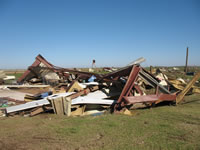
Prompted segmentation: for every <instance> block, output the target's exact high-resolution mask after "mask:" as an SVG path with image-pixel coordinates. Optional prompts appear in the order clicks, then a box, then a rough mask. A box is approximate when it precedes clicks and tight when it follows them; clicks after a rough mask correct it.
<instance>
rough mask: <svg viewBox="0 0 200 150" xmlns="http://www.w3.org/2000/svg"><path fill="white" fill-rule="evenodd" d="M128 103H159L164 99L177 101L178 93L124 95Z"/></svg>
mask: <svg viewBox="0 0 200 150" xmlns="http://www.w3.org/2000/svg"><path fill="white" fill-rule="evenodd" d="M123 98H124V99H125V101H126V103H127V104H128V105H130V104H135V103H149V102H150V103H156V102H157V103H158V102H162V101H175V100H176V95H172V94H163V93H161V94H159V95H142V96H124V97H123Z"/></svg>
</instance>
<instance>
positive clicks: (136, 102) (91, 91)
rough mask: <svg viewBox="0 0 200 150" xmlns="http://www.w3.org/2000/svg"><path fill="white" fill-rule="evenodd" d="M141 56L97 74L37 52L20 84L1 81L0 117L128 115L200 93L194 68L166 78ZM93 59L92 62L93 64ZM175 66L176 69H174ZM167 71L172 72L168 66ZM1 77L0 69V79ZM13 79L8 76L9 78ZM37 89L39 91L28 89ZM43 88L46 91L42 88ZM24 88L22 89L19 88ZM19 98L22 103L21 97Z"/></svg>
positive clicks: (19, 81) (163, 71)
mask: <svg viewBox="0 0 200 150" xmlns="http://www.w3.org/2000/svg"><path fill="white" fill-rule="evenodd" d="M144 61H145V59H144V58H139V59H137V60H136V61H133V62H132V63H130V64H128V65H127V66H125V67H123V68H119V69H116V68H108V67H107V68H103V70H104V71H107V72H109V73H106V74H97V73H94V72H92V71H91V70H90V71H89V72H84V71H80V70H77V69H68V68H61V67H57V66H54V65H52V64H51V63H49V62H48V61H47V60H46V59H45V58H44V57H42V56H41V55H38V56H37V57H36V60H35V62H34V63H33V64H32V65H31V66H30V67H28V69H27V71H26V72H25V73H24V74H23V75H22V76H21V78H19V79H18V83H19V85H1V86H0V89H1V90H0V96H1V97H10V98H12V99H15V101H12V102H10V101H8V100H6V99H4V98H0V107H1V108H2V109H1V113H0V114H1V116H13V115H23V116H35V115H38V114H40V113H45V112H49V113H55V114H57V115H66V116H77V115H78V116H81V115H93V116H96V115H102V114H104V113H105V112H116V113H117V112H120V113H122V114H126V115H132V112H131V111H130V109H137V108H143V107H151V106H156V105H157V104H159V103H163V102H165V103H172V104H178V103H180V102H181V101H182V100H183V98H184V96H185V95H186V94H187V93H189V92H191V90H192V93H194V92H195V93H200V90H199V87H198V86H196V85H194V84H195V83H196V81H197V80H198V79H199V77H200V73H196V75H195V76H194V78H193V79H192V80H191V81H190V82H189V83H188V81H186V80H184V79H182V78H180V77H179V78H177V79H171V78H170V77H168V75H167V74H166V72H167V71H168V70H166V69H165V68H161V69H159V68H157V69H154V68H153V67H150V71H147V70H146V69H144V68H143V67H141V66H140V63H142V62H144ZM94 66H95V61H93V67H92V68H96V67H94ZM172 70H173V71H179V72H180V70H179V69H178V68H177V69H176V68H175V67H174V68H173V69H172ZM169 72H170V71H169ZM1 77H3V78H5V74H4V73H3V72H2V71H1V72H0V78H1ZM10 79H11V77H10ZM32 88H35V89H37V90H38V92H37V93H29V89H32ZM43 88H46V89H45V90H42V89H43ZM23 89H24V91H25V92H21V90H22V91H23ZM19 100H20V101H21V102H23V103H20V101H19Z"/></svg>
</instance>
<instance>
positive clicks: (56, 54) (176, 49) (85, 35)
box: [0, 0, 200, 69]
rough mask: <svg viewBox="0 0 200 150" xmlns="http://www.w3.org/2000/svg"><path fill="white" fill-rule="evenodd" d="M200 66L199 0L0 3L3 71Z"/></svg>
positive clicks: (17, 0)
mask: <svg viewBox="0 0 200 150" xmlns="http://www.w3.org/2000/svg"><path fill="white" fill-rule="evenodd" d="M187 46H188V47H189V65H200V59H199V58H200V1H199V0H0V52H1V53H0V68H3V69H5V68H7V69H15V68H18V69H21V68H27V67H28V66H29V65H31V64H32V63H33V61H34V60H35V57H36V56H37V55H38V54H42V55H43V56H44V57H45V58H46V59H47V60H49V61H50V62H51V63H52V64H54V65H57V66H61V67H90V66H91V63H92V60H93V59H95V60H96V65H97V67H102V66H119V67H121V66H124V65H126V64H128V63H130V62H131V61H133V60H135V59H137V58H139V57H144V58H146V60H147V61H146V62H145V63H144V64H143V65H144V66H149V65H153V66H156V65H157V66H158V65H163V66H177V65H184V64H185V53H186V47H187Z"/></svg>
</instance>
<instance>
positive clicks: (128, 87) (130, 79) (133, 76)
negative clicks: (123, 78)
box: [114, 65, 141, 110]
mask: <svg viewBox="0 0 200 150" xmlns="http://www.w3.org/2000/svg"><path fill="white" fill-rule="evenodd" d="M140 70H141V68H140V67H139V66H136V65H134V66H133V67H132V70H131V73H130V75H129V77H128V80H127V82H126V84H125V86H124V88H123V90H122V92H121V94H120V97H119V98H118V100H117V103H116V105H115V106H114V109H115V110H117V109H120V107H123V105H124V102H123V97H124V96H125V95H126V96H128V95H129V93H130V90H131V89H132V87H133V86H134V82H135V81H136V79H137V77H138V74H139V71H140Z"/></svg>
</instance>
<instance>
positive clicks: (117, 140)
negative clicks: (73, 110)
mask: <svg viewBox="0 0 200 150" xmlns="http://www.w3.org/2000/svg"><path fill="white" fill-rule="evenodd" d="M199 108H200V95H191V96H187V97H186V98H185V102H184V103H183V104H181V105H178V106H161V107H154V108H151V109H141V110H135V111H134V112H135V113H134V114H135V115H134V116H126V115H116V114H106V115H101V116H96V117H94V116H83V117H66V116H56V115H53V114H42V115H38V116H36V117H31V118H29V117H28V118H24V117H13V118H1V119H0V124H1V128H0V147H1V149H12V148H13V147H15V149H52V150H54V149H84V150H85V149H87V150H88V149H91V150H93V149H119V150H122V149H123V150H124V149H136V150H137V149H142V150H143V149H147V150H148V149H150V150H157V149H159V150H160V149H162V150H171V149H181V150H182V149H186V150H187V149H188V150H192V149H194V150H198V149H200V142H199V141H200V109H199Z"/></svg>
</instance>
